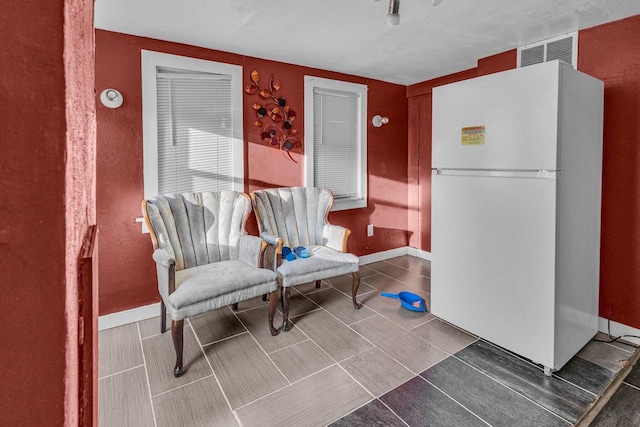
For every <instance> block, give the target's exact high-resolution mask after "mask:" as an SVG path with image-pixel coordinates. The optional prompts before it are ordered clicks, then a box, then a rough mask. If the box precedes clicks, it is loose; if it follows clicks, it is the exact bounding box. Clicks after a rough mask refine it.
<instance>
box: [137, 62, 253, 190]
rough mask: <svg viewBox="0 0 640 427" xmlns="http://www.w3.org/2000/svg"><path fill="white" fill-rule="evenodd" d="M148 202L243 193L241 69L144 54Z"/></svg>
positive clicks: (145, 168) (143, 102) (143, 76)
mask: <svg viewBox="0 0 640 427" xmlns="http://www.w3.org/2000/svg"><path fill="white" fill-rule="evenodd" d="M142 110H143V160H144V162H143V164H144V197H145V198H149V197H153V196H155V195H157V194H165V193H173V192H189V191H194V192H196V191H219V190H237V191H244V180H243V150H242V147H243V138H242V67H239V66H235V65H229V64H221V63H216V62H211V61H204V60H200V59H194V58H186V57H182V56H176V55H168V54H163V53H159V52H150V51H144V50H143V51H142Z"/></svg>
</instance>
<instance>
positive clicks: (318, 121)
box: [304, 76, 367, 210]
mask: <svg viewBox="0 0 640 427" xmlns="http://www.w3.org/2000/svg"><path fill="white" fill-rule="evenodd" d="M304 109H305V122H304V127H305V179H306V182H305V185H306V186H308V187H319V188H326V189H329V190H331V192H332V193H333V196H334V198H335V202H334V205H333V209H332V210H344V209H354V208H363V207H366V206H367V126H366V117H367V86H365V85H360V84H356V83H347V82H341V81H337V80H329V79H322V78H319V77H311V76H305V78H304Z"/></svg>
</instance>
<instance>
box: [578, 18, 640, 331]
mask: <svg viewBox="0 0 640 427" xmlns="http://www.w3.org/2000/svg"><path fill="white" fill-rule="evenodd" d="M639 41H640V15H636V16H633V17H631V18H627V19H624V20H620V21H617V22H613V23H610V24H606V25H600V26H598V27H594V28H590V29H587V30H584V31H580V34H579V37H578V44H579V45H578V68H579V69H580V70H581V71H584V72H585V73H587V74H590V75H592V76H594V77H597V78H599V79H601V80H603V81H604V146H603V148H604V153H603V168H602V169H603V170H602V240H601V242H602V243H601V244H602V248H601V257H600V316H602V317H605V318H609V319H611V320H615V321H616V322H620V323H622V324H625V325H629V326H633V327H635V328H640V45H639V44H638V42H639Z"/></svg>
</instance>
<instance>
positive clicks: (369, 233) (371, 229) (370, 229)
mask: <svg viewBox="0 0 640 427" xmlns="http://www.w3.org/2000/svg"><path fill="white" fill-rule="evenodd" d="M371 236H373V224H369V225H367V237H371Z"/></svg>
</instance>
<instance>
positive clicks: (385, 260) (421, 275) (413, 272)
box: [372, 258, 429, 277]
mask: <svg viewBox="0 0 640 427" xmlns="http://www.w3.org/2000/svg"><path fill="white" fill-rule="evenodd" d="M389 259H394V258H389ZM389 259H383V260H382V262H384V263H387V264H390V265H392V266H394V267H396V268H400V269H402V270H404V271H406V272H408V273H411V274H415V275H417V276H420V277H429V276H425V275H424V274H422V273H416V272H415V271H411V270H409V269H408V268H405V267H403V266H401V265H398V264H395V263H393V262H391V261H389ZM372 270H375V268H372ZM376 271H377V270H376Z"/></svg>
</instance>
